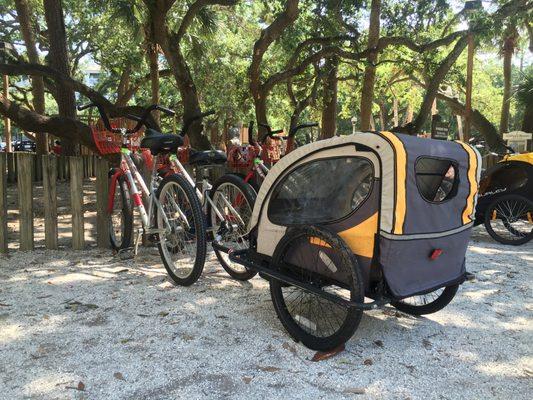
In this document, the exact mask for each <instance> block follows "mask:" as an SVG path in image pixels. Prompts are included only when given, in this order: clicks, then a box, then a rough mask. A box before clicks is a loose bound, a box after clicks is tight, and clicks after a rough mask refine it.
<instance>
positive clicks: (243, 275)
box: [209, 174, 257, 281]
mask: <svg viewBox="0 0 533 400" xmlns="http://www.w3.org/2000/svg"><path fill="white" fill-rule="evenodd" d="M210 196H211V200H212V201H213V204H214V205H215V207H216V209H217V210H218V211H219V212H220V213H221V214H222V215H223V216H224V221H225V223H226V225H227V226H228V231H227V232H226V233H223V234H222V238H221V241H220V242H221V244H222V245H224V246H226V247H230V248H233V249H237V250H238V249H244V248H248V247H249V245H248V240H247V239H245V235H246V233H247V230H248V222H249V221H250V218H251V216H252V211H253V208H254V203H255V198H256V197H257V194H256V193H255V192H254V191H253V189H252V187H251V186H250V185H248V184H247V183H246V182H244V180H243V179H242V178H241V177H239V176H237V175H235V174H226V175H223V176H222V177H221V178H220V179H219V180H217V181H216V182H215V185H214V186H213V189H211V192H210ZM209 215H210V217H211V226H212V228H213V232H214V234H215V235H216V234H217V232H219V229H220V226H221V224H222V220H221V218H219V217H218V216H217V213H216V212H215V209H214V208H213V207H210V208H209ZM215 254H216V256H217V258H218V261H219V262H220V264H221V265H222V267H223V268H224V269H225V270H226V272H227V273H228V274H229V275H230V276H231V277H233V278H235V279H238V280H241V281H245V280H248V279H251V278H253V277H254V276H255V274H256V272H254V271H250V270H248V269H247V268H245V267H244V266H242V265H240V264H237V263H234V262H232V261H230V259H229V257H228V254H226V253H224V252H221V251H218V250H215Z"/></svg>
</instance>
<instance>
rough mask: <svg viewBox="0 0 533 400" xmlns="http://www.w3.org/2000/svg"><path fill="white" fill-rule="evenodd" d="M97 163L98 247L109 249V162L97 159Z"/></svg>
mask: <svg viewBox="0 0 533 400" xmlns="http://www.w3.org/2000/svg"><path fill="white" fill-rule="evenodd" d="M95 163H96V243H97V245H98V247H104V248H109V213H108V210H107V201H108V195H109V178H108V173H109V162H108V161H107V160H105V159H103V158H95Z"/></svg>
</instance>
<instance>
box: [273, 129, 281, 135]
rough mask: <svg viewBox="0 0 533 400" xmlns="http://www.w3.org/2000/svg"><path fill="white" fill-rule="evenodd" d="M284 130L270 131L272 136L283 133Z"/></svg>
mask: <svg viewBox="0 0 533 400" xmlns="http://www.w3.org/2000/svg"><path fill="white" fill-rule="evenodd" d="M282 132H283V129H276V130H275V131H270V134H271V135H277V134H278V133H282Z"/></svg>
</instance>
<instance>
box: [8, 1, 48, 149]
mask: <svg viewBox="0 0 533 400" xmlns="http://www.w3.org/2000/svg"><path fill="white" fill-rule="evenodd" d="M15 5H16V8H17V16H18V20H19V24H20V31H21V33H22V37H23V39H24V43H25V44H26V51H27V53H28V59H29V61H30V63H33V64H39V54H38V53H37V45H36V42H35V36H34V34H33V32H34V28H33V24H32V21H31V12H30V7H29V5H28V1H27V0H15ZM31 80H32V95H33V109H34V110H35V112H36V113H38V114H44V112H45V100H44V81H43V78H42V77H41V76H32V78H31ZM47 136H48V135H47V134H40V135H35V144H36V147H37V154H39V155H43V154H47V153H48V137H47Z"/></svg>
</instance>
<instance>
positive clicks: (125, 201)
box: [78, 103, 206, 286]
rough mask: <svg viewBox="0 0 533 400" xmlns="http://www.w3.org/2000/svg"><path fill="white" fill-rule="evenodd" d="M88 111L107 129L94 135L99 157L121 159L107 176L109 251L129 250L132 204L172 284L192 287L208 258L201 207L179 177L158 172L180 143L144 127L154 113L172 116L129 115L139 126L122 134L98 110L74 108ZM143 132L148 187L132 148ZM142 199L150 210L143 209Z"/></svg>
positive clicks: (179, 140)
mask: <svg viewBox="0 0 533 400" xmlns="http://www.w3.org/2000/svg"><path fill="white" fill-rule="evenodd" d="M90 107H96V108H97V109H98V112H99V113H100V117H101V119H102V121H103V123H104V126H105V128H106V129H107V132H106V133H105V134H102V132H98V134H97V133H96V132H94V131H93V136H94V139H95V143H96V145H97V147H98V149H99V151H100V153H101V154H102V155H106V154H114V153H119V154H120V166H119V167H118V168H113V169H111V170H110V172H109V179H110V186H109V197H108V199H109V202H108V212H109V215H110V219H109V223H110V242H111V246H112V248H113V249H115V250H116V251H118V252H123V251H126V250H129V249H131V248H132V247H131V244H132V243H131V241H132V235H133V207H132V202H133V205H134V206H135V208H136V209H137V212H138V214H139V215H140V218H141V224H142V231H144V233H145V234H147V235H151V236H152V237H154V238H156V241H157V246H158V250H159V254H160V256H161V259H162V261H163V264H164V266H165V269H166V270H167V272H168V274H169V276H170V278H171V279H172V280H173V281H174V282H175V283H176V284H179V285H182V286H188V285H191V284H193V283H194V282H196V281H197V280H198V278H199V277H200V275H201V273H202V270H203V267H204V263H205V257H206V241H205V237H206V234H205V223H204V219H203V214H202V208H201V204H200V202H199V200H198V198H197V197H196V194H195V192H194V188H193V187H192V186H191V185H190V183H189V182H188V181H187V180H186V179H185V178H184V177H182V176H180V175H178V174H169V175H167V176H165V177H162V176H161V175H160V174H159V173H158V171H157V168H156V167H157V160H158V158H159V157H160V156H161V155H163V156H164V155H165V154H169V153H172V152H175V151H176V149H177V148H178V147H179V146H180V145H181V144H182V143H183V139H182V137H181V136H177V135H167V134H163V133H161V132H158V131H157V130H155V129H152V128H150V127H149V125H148V124H147V119H148V117H149V115H150V113H151V112H152V111H154V110H159V111H162V112H164V113H165V114H168V115H174V112H173V111H172V110H168V109H166V108H164V107H161V106H158V105H155V104H154V105H152V106H150V107H148V108H146V109H145V111H144V112H143V114H142V116H141V117H137V116H133V115H128V116H127V118H128V119H132V120H135V121H137V124H136V125H135V127H134V128H132V129H126V128H117V127H113V126H112V125H111V123H110V121H109V118H108V116H107V115H106V113H105V110H104V109H103V107H102V106H100V105H99V104H95V103H89V104H86V105H83V106H78V110H79V111H82V110H85V109H87V108H90ZM143 126H145V127H146V132H145V137H144V138H143V139H142V141H141V143H140V146H141V147H144V148H148V149H150V152H151V154H152V156H154V157H155V162H154V163H153V166H152V168H151V169H152V172H151V183H150V185H149V187H148V185H147V184H146V182H145V181H144V179H143V177H142V175H141V174H140V172H139V170H138V169H137V167H136V165H135V163H134V161H133V158H132V150H131V148H130V147H131V139H132V137H133V135H134V134H136V133H138V132H139V131H140V129H141V128H142V127H143ZM117 135H118V137H117ZM117 139H118V140H117ZM139 188H140V190H139ZM143 197H144V199H145V201H146V202H147V204H148V207H147V208H148V210H147V209H146V207H145V206H144V203H143ZM142 231H141V230H139V231H138V235H137V238H136V240H135V244H134V247H133V249H134V255H135V254H137V250H138V245H139V240H140V237H141V233H142Z"/></svg>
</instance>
